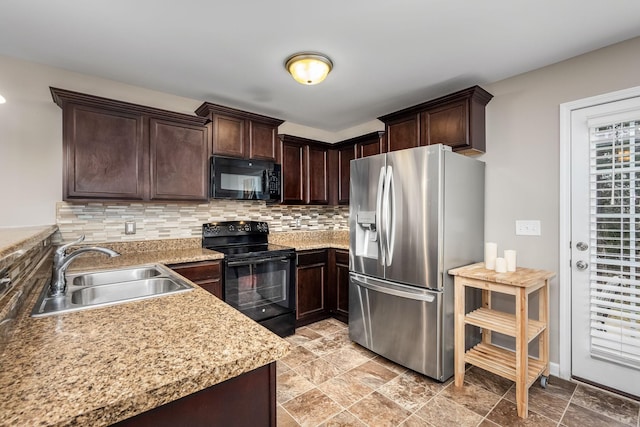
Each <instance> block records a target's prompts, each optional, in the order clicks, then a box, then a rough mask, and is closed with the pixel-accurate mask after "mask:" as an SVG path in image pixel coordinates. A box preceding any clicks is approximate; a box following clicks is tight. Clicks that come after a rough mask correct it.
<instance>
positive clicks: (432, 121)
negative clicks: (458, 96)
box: [420, 101, 468, 149]
mask: <svg viewBox="0 0 640 427" xmlns="http://www.w3.org/2000/svg"><path fill="white" fill-rule="evenodd" d="M467 112H468V109H467V103H466V102H464V101H463V102H454V103H451V104H447V105H443V106H442V107H438V108H433V109H430V110H427V111H425V112H423V113H422V114H421V117H420V119H421V122H422V126H421V129H422V131H423V135H422V138H421V141H422V142H423V144H422V145H433V144H444V145H449V146H451V147H452V148H454V149H455V148H458V147H462V146H464V145H465V141H467V140H468V136H467V130H468V127H467V125H466V123H467V122H468V116H467Z"/></svg>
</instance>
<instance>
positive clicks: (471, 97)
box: [379, 86, 493, 154]
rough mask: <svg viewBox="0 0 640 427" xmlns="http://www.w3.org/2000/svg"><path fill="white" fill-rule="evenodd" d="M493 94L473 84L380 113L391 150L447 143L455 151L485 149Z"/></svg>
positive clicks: (388, 146) (467, 151) (463, 151)
mask: <svg viewBox="0 0 640 427" xmlns="http://www.w3.org/2000/svg"><path fill="white" fill-rule="evenodd" d="M491 98H493V95H491V94H490V93H489V92H487V91H486V90H484V89H482V88H481V87H480V86H473V87H470V88H468V89H464V90H461V91H459V92H455V93H452V94H449V95H446V96H443V97H440V98H436V99H433V100H431V101H427V102H424V103H422V104H418V105H415V106H413V107H409V108H405V109H403V110H400V111H397V112H395V113H391V114H387V115H385V116H382V117H379V119H380V120H381V121H383V122H384V123H385V128H386V135H387V149H388V151H394V150H401V149H404V148H412V147H418V146H421V145H432V144H445V145H449V146H451V147H452V148H453V151H458V152H462V153H465V154H478V153H484V151H485V147H486V144H485V107H486V105H487V104H488V103H489V101H490V100H491Z"/></svg>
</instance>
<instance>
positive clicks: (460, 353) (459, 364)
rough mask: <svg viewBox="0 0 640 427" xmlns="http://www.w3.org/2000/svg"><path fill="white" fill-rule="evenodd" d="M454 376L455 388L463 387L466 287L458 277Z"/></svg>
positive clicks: (455, 297) (456, 287)
mask: <svg viewBox="0 0 640 427" xmlns="http://www.w3.org/2000/svg"><path fill="white" fill-rule="evenodd" d="M454 283H455V289H454V301H455V302H454V311H453V312H454V352H453V354H454V360H453V364H454V375H455V386H456V387H462V384H464V350H465V344H464V316H465V314H466V313H465V307H464V306H465V303H464V292H465V287H464V285H463V284H462V279H461V278H459V277H456V278H455V279H454Z"/></svg>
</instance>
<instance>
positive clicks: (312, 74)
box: [285, 53, 333, 85]
mask: <svg viewBox="0 0 640 427" xmlns="http://www.w3.org/2000/svg"><path fill="white" fill-rule="evenodd" d="M285 67H286V69H287V71H289V73H290V74H291V76H292V77H293V78H294V79H295V80H296V81H297V82H298V83H302V84H303V85H315V84H318V83H320V82H321V81H323V80H324V79H325V78H326V77H327V75H328V74H329V72H330V71H331V69H332V68H333V63H332V62H331V60H330V59H329V58H327V57H326V56H324V55H322V54H318V53H296V54H295V55H292V56H290V57H289V58H288V59H287V61H286V62H285Z"/></svg>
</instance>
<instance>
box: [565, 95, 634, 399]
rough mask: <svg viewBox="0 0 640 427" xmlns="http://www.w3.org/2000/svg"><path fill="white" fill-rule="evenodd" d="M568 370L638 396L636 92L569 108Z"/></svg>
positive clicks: (577, 375)
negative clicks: (569, 294) (626, 97)
mask: <svg viewBox="0 0 640 427" xmlns="http://www.w3.org/2000/svg"><path fill="white" fill-rule="evenodd" d="M571 221H572V222H571V375H572V376H573V377H576V378H579V379H583V380H586V381H589V382H593V383H596V384H600V385H602V386H606V387H610V388H613V389H616V390H619V391H622V392H625V393H629V394H632V395H635V396H640V98H630V99H626V100H623V101H616V102H610V103H607V104H601V105H597V106H593V107H588V108H582V109H579V110H574V111H572V113H571Z"/></svg>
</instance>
